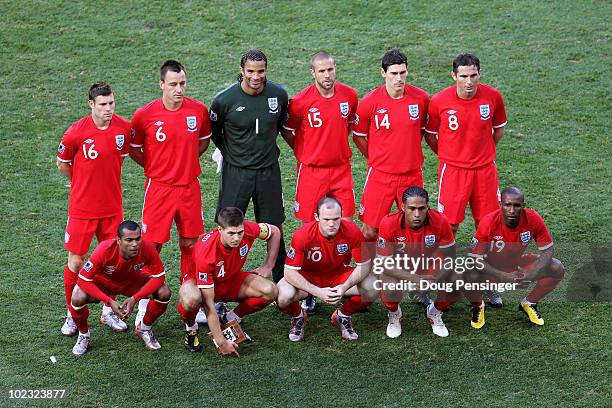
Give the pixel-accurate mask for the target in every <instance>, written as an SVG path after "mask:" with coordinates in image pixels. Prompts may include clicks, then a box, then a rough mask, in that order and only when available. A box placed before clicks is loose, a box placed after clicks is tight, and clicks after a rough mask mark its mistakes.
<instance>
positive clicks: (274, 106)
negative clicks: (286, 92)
mask: <svg viewBox="0 0 612 408" xmlns="http://www.w3.org/2000/svg"><path fill="white" fill-rule="evenodd" d="M268 108H270V110H269V112H268V113H278V98H276V97H274V98H268Z"/></svg>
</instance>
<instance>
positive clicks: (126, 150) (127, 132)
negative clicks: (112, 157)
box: [121, 120, 134, 157]
mask: <svg viewBox="0 0 612 408" xmlns="http://www.w3.org/2000/svg"><path fill="white" fill-rule="evenodd" d="M123 132H124V133H123V137H124V140H123V146H121V157H128V156H129V155H130V144H131V143H132V139H133V138H134V129H132V126H131V125H130V122H128V121H127V120H126V124H125V128H124V131H123Z"/></svg>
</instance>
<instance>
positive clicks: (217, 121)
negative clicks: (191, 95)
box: [208, 95, 225, 152]
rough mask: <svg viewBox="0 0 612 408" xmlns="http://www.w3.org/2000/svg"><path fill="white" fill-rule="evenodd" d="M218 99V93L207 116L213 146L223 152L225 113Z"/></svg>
mask: <svg viewBox="0 0 612 408" xmlns="http://www.w3.org/2000/svg"><path fill="white" fill-rule="evenodd" d="M219 99H220V98H219V96H218V95H217V97H215V99H213V101H212V104H211V105H210V112H209V115H208V116H209V118H210V127H211V131H212V135H211V139H212V141H213V143H214V144H215V146H217V147H218V148H219V149H220V150H221V152H223V151H224V149H223V120H224V116H225V113H224V112H223V105H222V104H221V101H220V100H219Z"/></svg>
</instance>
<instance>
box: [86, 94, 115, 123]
mask: <svg viewBox="0 0 612 408" xmlns="http://www.w3.org/2000/svg"><path fill="white" fill-rule="evenodd" d="M87 104H88V105H89V108H90V109H91V114H92V115H93V116H94V117H95V118H96V119H97V122H108V121H110V120H111V118H112V117H113V113H115V96H114V95H113V94H110V95H108V96H103V95H99V96H96V97H95V98H94V100H93V101H92V100H89V101H88V102H87Z"/></svg>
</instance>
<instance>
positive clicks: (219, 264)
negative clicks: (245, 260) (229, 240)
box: [217, 261, 225, 266]
mask: <svg viewBox="0 0 612 408" xmlns="http://www.w3.org/2000/svg"><path fill="white" fill-rule="evenodd" d="M224 262H225V261H219V262H217V266H223V263H224Z"/></svg>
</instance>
